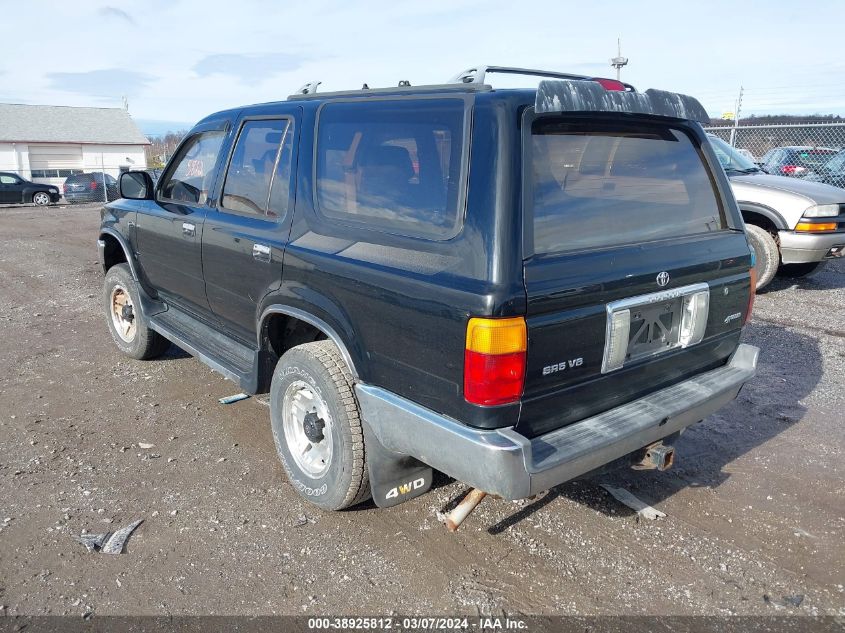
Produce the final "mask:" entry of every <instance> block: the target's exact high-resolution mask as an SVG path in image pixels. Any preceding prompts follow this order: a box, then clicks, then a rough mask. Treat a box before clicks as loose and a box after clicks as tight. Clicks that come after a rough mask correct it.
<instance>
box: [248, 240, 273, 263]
mask: <svg viewBox="0 0 845 633" xmlns="http://www.w3.org/2000/svg"><path fill="white" fill-rule="evenodd" d="M252 256H253V258H254V259H257V260H258V261H260V262H269V261H270V247H269V246H265V245H264V244H253V245H252Z"/></svg>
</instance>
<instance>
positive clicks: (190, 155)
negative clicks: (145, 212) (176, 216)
mask: <svg viewBox="0 0 845 633" xmlns="http://www.w3.org/2000/svg"><path fill="white" fill-rule="evenodd" d="M222 143H223V132H218V131H215V132H204V133H201V134H197V135H195V136H193V137H191V138H190V140H188V142H187V143H185V145H184V146H183V147H182V149H181V150H180V151H179V154H178V156H176V158H175V160H174V164H175V165H176V166H175V167H174V168H172V169H171V170H170V173H169V174H168V176H167V180H166V181H165V182H164V184H163V185H162V188H161V196H162V197H163V198H166V199H168V200H175V201H177V202H184V203H186V204H205V201H206V200H207V199H208V192H209V189H210V188H211V186H212V185H213V184H214V182H213V181H214V166H215V165H216V164H217V155H218V153H219V152H220V145H221V144H222Z"/></svg>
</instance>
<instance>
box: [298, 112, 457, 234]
mask: <svg viewBox="0 0 845 633" xmlns="http://www.w3.org/2000/svg"><path fill="white" fill-rule="evenodd" d="M464 117H465V103H464V101H463V100H461V99H417V100H413V101H412V100H396V101H372V102H340V103H329V104H327V105H325V106H323V108H322V110H321V111H320V118H319V124H318V131H317V164H316V179H315V180H316V197H317V204H318V208H319V211H320V213H321V214H322V215H324V216H327V217H329V218H335V219H337V220H341V221H345V222H349V223H354V224H358V225H364V226H367V227H370V228H373V229H376V230H382V231H386V232H389V233H396V234H399V235H407V236H411V237H423V238H429V239H448V238H449V237H452V236H454V235H455V234H456V233H457V232H458V231H459V230H460V216H461V214H460V212H459V211H460V206H461V199H462V197H463V177H462V171H463V168H462V164H463V152H464V147H463V145H464Z"/></svg>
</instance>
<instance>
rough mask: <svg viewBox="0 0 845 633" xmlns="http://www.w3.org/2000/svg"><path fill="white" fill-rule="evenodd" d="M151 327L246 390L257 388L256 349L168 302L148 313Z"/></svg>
mask: <svg viewBox="0 0 845 633" xmlns="http://www.w3.org/2000/svg"><path fill="white" fill-rule="evenodd" d="M148 319H149V322H150V327H151V328H152V329H153V330H155V331H156V332H158V333H159V334H161V335H162V336H163V337H164V338H166V339H168V340H169V341H171V342H173V343H175V344H176V345H178V346H179V347H181V348H182V349H184V350H185V351H186V352H188V353H189V354H190V355H191V356H195V357H196V358H198V359H199V360H201V361H202V362H204V363H205V364H206V365H208V366H209V367H211V368H212V369H213V370H215V371H217V372H219V373H221V374H223V375H224V376H225V377H226V378H229V379H230V380H233V381H235V382H236V383H238V384H239V385H240V387H241V388H242V389H243V390H244V391H245V392H247V393H256V392H257V389H258V350H255V349H252V348H250V347H248V346H246V345H243V344H242V343H239V342H237V341H235V340H232V339H231V338H230V337H228V336H226V335H225V334H221V333H220V332H218V331H217V330H215V329H214V328H212V327H210V326H208V325H206V324H205V323H202V322H201V321H198V320H197V319H195V318H194V317H192V316H190V315H188V314H185V313H184V312H182V311H180V310H178V309H176V308H174V307H173V306H170V307H169V308H168V309H167V311H165V312H160V313H158V314H155V315H153V316H150V317H148Z"/></svg>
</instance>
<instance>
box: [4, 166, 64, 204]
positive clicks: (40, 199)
mask: <svg viewBox="0 0 845 633" xmlns="http://www.w3.org/2000/svg"><path fill="white" fill-rule="evenodd" d="M59 198H61V194H60V193H59V188H58V187H54V186H53V185H41V184H38V183H34V182H30V181H29V180H25V179H23V178H21V177H20V176H18V175H17V174H14V173H12V172H8V171H0V203H2V204H25V203H27V202H32V203H34V204H36V205H38V206H39V207H43V206H46V205H48V204H51V203H56V202H58V201H59Z"/></svg>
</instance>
